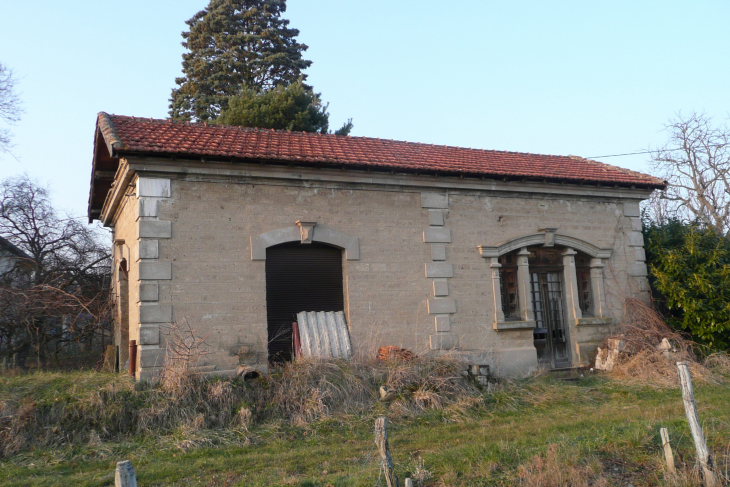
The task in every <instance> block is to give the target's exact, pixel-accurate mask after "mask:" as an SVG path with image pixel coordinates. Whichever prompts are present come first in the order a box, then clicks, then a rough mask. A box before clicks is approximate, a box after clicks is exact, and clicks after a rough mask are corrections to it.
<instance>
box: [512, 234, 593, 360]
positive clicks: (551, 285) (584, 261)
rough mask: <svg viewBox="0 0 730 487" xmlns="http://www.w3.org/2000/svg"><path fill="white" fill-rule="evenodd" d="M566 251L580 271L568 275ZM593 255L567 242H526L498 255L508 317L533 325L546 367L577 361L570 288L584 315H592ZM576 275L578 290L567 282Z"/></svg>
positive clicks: (576, 269) (576, 268)
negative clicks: (573, 349)
mask: <svg viewBox="0 0 730 487" xmlns="http://www.w3.org/2000/svg"><path fill="white" fill-rule="evenodd" d="M566 252H568V254H567V255H570V256H574V258H575V260H574V262H575V275H573V274H572V271H570V270H568V273H569V275H568V277H567V278H566V264H565V260H564V259H565V257H566ZM521 259H522V260H521ZM590 261H591V257H590V256H589V255H587V254H585V253H583V252H576V251H574V250H572V249H569V248H566V247H562V246H557V247H544V246H529V247H523V248H522V249H520V250H515V251H512V252H509V253H506V254H503V255H501V256H500V257H499V264H500V267H499V275H500V279H499V283H500V298H501V299H500V301H501V307H502V314H503V316H504V321H505V322H507V323H509V322H511V321H512V322H522V323H525V324H528V323H529V324H531V325H532V326H534V329H533V343H534V346H535V349H536V351H537V360H538V363H539V364H540V365H541V366H543V367H547V368H566V367H570V366H571V364H572V358H571V345H570V336H569V331H568V330H569V326H568V325H569V323H568V321H569V320H568V312H567V310H568V309H570V304H569V302H571V301H570V300H569V299H568V297H569V296H568V294H569V293H573V292H577V296H575V297H576V301H577V303H578V305H579V308H580V313H581V315H582V316H585V317H591V316H593V313H594V299H593V296H592V288H591V275H590ZM521 273H523V274H522V275H521ZM572 281H575V284H576V289H575V290H573V289H571V288H570V284H567V283H569V282H572ZM571 298H572V296H571Z"/></svg>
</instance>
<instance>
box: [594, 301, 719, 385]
mask: <svg viewBox="0 0 730 487" xmlns="http://www.w3.org/2000/svg"><path fill="white" fill-rule="evenodd" d="M693 346H694V344H693V342H692V341H690V340H689V339H688V338H687V337H686V336H684V335H682V334H680V333H678V332H676V331H675V330H672V329H671V328H670V327H669V326H668V325H667V324H666V323H665V322H664V320H663V319H662V317H661V315H659V313H657V312H656V310H654V309H653V308H651V307H650V306H647V305H646V304H644V303H643V302H641V301H639V300H637V299H627V300H626V301H625V304H624V318H623V320H622V322H621V323H620V324H619V325H618V327H617V329H616V332H615V333H614V334H613V335H612V336H610V337H607V338H606V339H605V340H604V341H603V343H602V344H601V346H600V347H599V348H598V354H597V355H596V361H595V368H596V370H603V371H606V372H611V373H612V375H614V376H617V377H623V378H627V379H630V380H634V381H641V382H649V383H653V384H658V385H662V386H671V387H676V386H677V371H676V366H675V363H676V362H678V361H684V362H688V363H689V364H690V368H691V369H692V375H693V377H698V378H701V377H702V376H707V375H708V371H707V369H705V367H703V366H702V365H700V364H699V363H698V361H697V357H696V356H695V353H694V350H693Z"/></svg>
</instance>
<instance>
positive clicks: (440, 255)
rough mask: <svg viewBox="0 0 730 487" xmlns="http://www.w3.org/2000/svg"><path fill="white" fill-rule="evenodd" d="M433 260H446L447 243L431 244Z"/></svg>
mask: <svg viewBox="0 0 730 487" xmlns="http://www.w3.org/2000/svg"><path fill="white" fill-rule="evenodd" d="M431 260H446V245H444V244H440V243H435V244H431Z"/></svg>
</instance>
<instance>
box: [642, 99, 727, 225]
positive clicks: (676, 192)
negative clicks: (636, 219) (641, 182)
mask: <svg viewBox="0 0 730 487" xmlns="http://www.w3.org/2000/svg"><path fill="white" fill-rule="evenodd" d="M666 130H667V132H668V134H669V141H668V142H667V144H666V145H665V146H664V147H662V148H660V149H658V150H656V151H653V152H652V164H653V167H654V169H655V170H657V171H658V173H659V174H658V175H659V176H661V177H663V178H664V179H665V180H666V181H667V182H668V183H669V186H668V188H667V190H666V191H665V192H664V193H663V194H661V195H660V196H659V198H658V199H655V200H654V201H653V202H652V203H653V204H652V203H650V204H649V206H648V209H649V212H650V217H652V218H654V219H658V221H661V220H662V219H666V218H667V215H674V216H677V217H679V218H680V219H683V220H693V221H699V222H701V223H702V224H704V225H707V226H708V227H714V228H716V229H717V230H718V232H720V233H721V234H723V235H725V234H726V233H727V231H728V229H730V147H729V146H728V144H729V143H730V129H728V127H727V126H724V125H722V126H715V125H714V124H713V122H712V118H710V117H709V116H707V115H704V114H698V113H692V114H691V115H690V116H688V117H686V118H684V117H682V116H681V115H678V116H677V117H676V118H675V119H673V120H671V121H670V123H669V125H667V126H666Z"/></svg>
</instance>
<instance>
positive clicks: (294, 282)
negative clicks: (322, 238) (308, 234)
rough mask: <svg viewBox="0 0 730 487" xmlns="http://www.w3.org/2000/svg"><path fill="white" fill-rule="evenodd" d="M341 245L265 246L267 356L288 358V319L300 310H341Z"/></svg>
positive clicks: (297, 244) (342, 299)
mask: <svg viewBox="0 0 730 487" xmlns="http://www.w3.org/2000/svg"><path fill="white" fill-rule="evenodd" d="M344 308H345V307H344V293H343V281H342V249H339V248H336V247H332V246H329V245H325V244H321V243H317V242H313V243H310V244H302V243H300V242H289V243H284V244H280V245H275V246H272V247H268V248H267V249H266V317H267V326H268V351H269V360H270V361H273V362H281V361H286V360H291V359H292V322H294V321H296V315H297V313H299V312H301V311H343V310H344Z"/></svg>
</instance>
